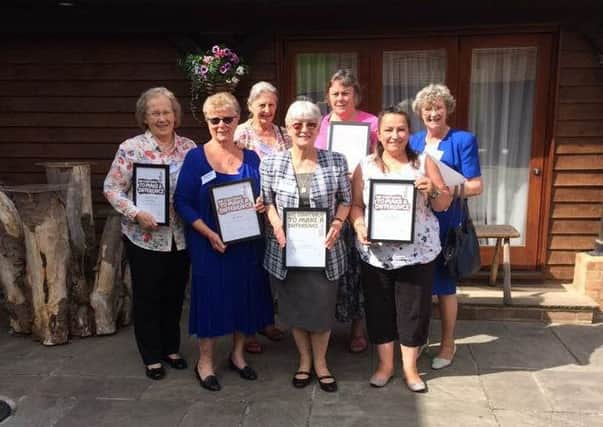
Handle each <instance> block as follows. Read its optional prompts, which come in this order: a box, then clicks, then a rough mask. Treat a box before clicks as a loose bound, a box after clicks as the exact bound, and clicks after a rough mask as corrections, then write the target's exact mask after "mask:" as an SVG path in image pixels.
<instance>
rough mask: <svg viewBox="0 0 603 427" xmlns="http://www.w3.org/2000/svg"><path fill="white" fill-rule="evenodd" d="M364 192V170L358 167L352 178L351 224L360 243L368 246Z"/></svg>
mask: <svg viewBox="0 0 603 427" xmlns="http://www.w3.org/2000/svg"><path fill="white" fill-rule="evenodd" d="M363 191H364V182H363V179H362V168H361V167H360V165H358V166H356V170H355V171H354V175H353V176H352V208H351V209H350V223H351V224H352V227H354V231H356V236H357V238H358V241H359V242H360V243H362V244H363V245H368V244H369V241H368V232H367V230H366V224H365V223H364V209H365V206H364V201H363V200H362V192H363Z"/></svg>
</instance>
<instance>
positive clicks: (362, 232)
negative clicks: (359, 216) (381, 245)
mask: <svg viewBox="0 0 603 427" xmlns="http://www.w3.org/2000/svg"><path fill="white" fill-rule="evenodd" d="M354 231H355V232H356V238H357V239H358V241H359V242H360V244H361V245H370V244H371V242H369V240H368V231H367V230H366V225H364V221H362V220H360V221H356V223H355V224H354Z"/></svg>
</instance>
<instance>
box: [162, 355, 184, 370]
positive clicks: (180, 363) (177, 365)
mask: <svg viewBox="0 0 603 427" xmlns="http://www.w3.org/2000/svg"><path fill="white" fill-rule="evenodd" d="M163 361H164V362H165V363H167V364H168V365H170V366H171V367H172V368H174V369H186V368H188V364H187V363H186V360H184V359H183V358H182V357H179V358H177V359H172V358H170V357H167V356H166V357H164V358H163Z"/></svg>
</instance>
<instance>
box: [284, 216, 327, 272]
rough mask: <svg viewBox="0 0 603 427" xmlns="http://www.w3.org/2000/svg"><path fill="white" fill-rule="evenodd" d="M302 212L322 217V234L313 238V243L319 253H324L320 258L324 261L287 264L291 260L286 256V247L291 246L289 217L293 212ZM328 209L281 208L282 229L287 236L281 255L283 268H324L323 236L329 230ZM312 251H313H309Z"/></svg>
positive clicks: (325, 256)
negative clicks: (307, 263) (312, 263)
mask: <svg viewBox="0 0 603 427" xmlns="http://www.w3.org/2000/svg"><path fill="white" fill-rule="evenodd" d="M304 212H310V213H312V215H321V216H322V218H323V224H324V236H317V238H316V239H315V241H314V243H316V244H315V246H316V250H318V251H319V253H322V254H324V256H323V257H322V259H323V260H324V263H321V264H314V265H298V264H295V265H289V262H290V261H291V259H290V258H291V257H287V251H288V248H291V247H292V246H289V245H290V244H291V243H292V242H291V241H290V239H289V236H290V232H289V224H290V221H289V220H290V218H291V216H293V214H295V213H304ZM328 220H329V210H328V209H326V208H309V207H306V208H283V230H284V232H285V236H286V237H287V245H286V246H285V248H284V249H283V250H284V256H283V261H284V263H285V268H287V269H295V270H324V269H325V268H326V263H327V248H326V247H325V246H324V238H325V237H326V236H327V233H328V231H329V221H328ZM318 237H322V238H318ZM311 252H312V253H314V251H311Z"/></svg>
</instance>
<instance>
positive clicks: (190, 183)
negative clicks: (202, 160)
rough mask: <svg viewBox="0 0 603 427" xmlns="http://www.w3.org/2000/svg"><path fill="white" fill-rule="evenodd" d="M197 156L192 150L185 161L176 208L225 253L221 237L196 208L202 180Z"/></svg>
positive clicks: (213, 245)
mask: <svg viewBox="0 0 603 427" xmlns="http://www.w3.org/2000/svg"><path fill="white" fill-rule="evenodd" d="M195 156H196V154H195V152H194V151H193V150H191V151H189V152H188V154H187V155H186V157H185V159H184V163H183V164H182V168H181V170H180V175H179V176H178V183H177V184H176V190H175V191H174V208H175V209H176V212H178V214H179V215H180V217H181V218H182V219H183V220H184V221H185V222H187V223H188V224H190V225H191V227H192V228H193V229H194V230H195V231H197V232H198V233H200V234H201V235H202V236H203V237H205V238H206V239H207V240H209V242H210V244H211V246H212V248H214V250H216V251H218V252H220V253H224V251H225V250H226V245H225V244H224V243H223V242H222V239H221V238H220V235H219V234H218V233H216V232H215V231H213V230H212V229H211V228H209V227H208V226H207V224H205V222H204V221H203V220H202V219H201V215H200V214H199V212H198V211H197V208H196V204H197V203H198V201H197V197H196V196H195V195H196V194H198V192H199V185H201V180H200V176H199V175H200V171H199V166H198V165H199V162H198V159H196V157H195Z"/></svg>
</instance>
